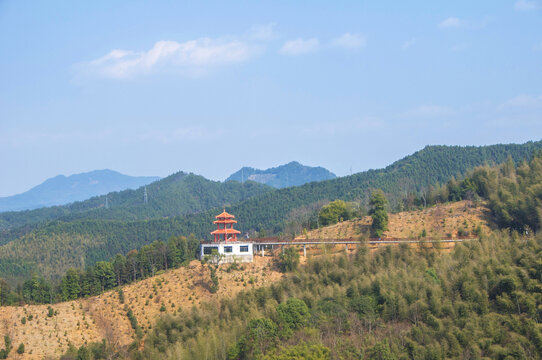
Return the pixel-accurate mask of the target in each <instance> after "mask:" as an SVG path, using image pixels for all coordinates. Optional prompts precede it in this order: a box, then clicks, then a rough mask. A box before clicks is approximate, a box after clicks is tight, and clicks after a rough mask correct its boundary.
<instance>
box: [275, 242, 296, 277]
mask: <svg viewBox="0 0 542 360" xmlns="http://www.w3.org/2000/svg"><path fill="white" fill-rule="evenodd" d="M277 265H278V267H279V269H280V270H281V271H282V272H287V271H293V270H295V269H297V266H298V265H299V254H298V253H297V250H296V249H295V248H293V247H288V248H286V249H284V252H283V253H282V254H280V255H279V260H278V263H277Z"/></svg>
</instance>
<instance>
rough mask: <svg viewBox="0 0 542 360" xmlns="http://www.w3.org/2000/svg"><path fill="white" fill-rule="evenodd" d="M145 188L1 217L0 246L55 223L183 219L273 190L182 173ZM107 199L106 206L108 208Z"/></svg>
mask: <svg viewBox="0 0 542 360" xmlns="http://www.w3.org/2000/svg"><path fill="white" fill-rule="evenodd" d="M146 188H147V202H146V203H145V202H144V191H145V190H144V187H141V188H139V189H137V190H125V191H120V192H113V193H109V194H108V195H107V196H106V195H104V196H97V197H93V198H91V199H88V200H86V201H80V202H75V203H72V204H69V205H66V206H55V207H50V208H42V209H37V210H31V211H22V212H7V213H1V214H0V244H5V243H7V242H9V241H10V240H13V239H15V238H18V237H20V236H23V235H24V234H26V233H28V232H29V231H30V230H32V229H35V228H36V227H37V226H39V225H41V224H45V223H47V222H49V221H52V220H60V221H62V222H69V221H76V220H79V219H86V220H88V219H102V220H122V221H134V220H146V219H155V218H164V217H175V216H182V215H187V214H192V213H198V212H202V211H206V210H209V209H211V208H214V207H220V206H226V205H229V204H234V203H237V202H239V201H242V200H245V199H247V198H250V197H252V196H255V195H259V194H262V193H265V192H267V191H269V190H271V189H272V188H271V187H268V186H266V185H262V184H258V183H256V182H252V181H249V182H245V183H243V184H240V183H237V182H227V183H221V182H217V181H211V180H207V179H205V178H204V177H202V176H198V175H194V174H186V173H183V172H179V173H176V174H173V175H170V176H168V177H166V178H164V179H162V180H160V181H156V182H154V183H152V184H149V185H147V187H146ZM106 197H107V205H108V207H106V206H105V205H106Z"/></svg>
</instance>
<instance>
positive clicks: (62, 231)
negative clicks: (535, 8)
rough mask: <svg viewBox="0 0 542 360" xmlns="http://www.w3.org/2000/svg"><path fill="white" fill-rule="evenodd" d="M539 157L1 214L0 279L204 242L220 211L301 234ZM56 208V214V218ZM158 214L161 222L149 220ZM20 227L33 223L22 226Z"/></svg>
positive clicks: (187, 181) (408, 166) (158, 191)
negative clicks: (328, 215) (342, 210)
mask: <svg viewBox="0 0 542 360" xmlns="http://www.w3.org/2000/svg"><path fill="white" fill-rule="evenodd" d="M540 150H542V141H537V142H527V143H525V144H521V145H517V144H507V145H491V146H479V147H476V146H467V147H460V146H428V147H426V148H424V149H422V150H420V151H418V152H416V153H414V154H412V155H409V156H406V157H405V158H403V159H401V160H398V161H396V162H395V163H393V164H391V165H389V166H388V167H386V168H384V169H378V170H368V171H364V172H361V173H357V174H354V175H351V176H344V177H340V178H336V179H331V180H326V181H320V182H311V183H307V184H305V185H302V186H296V187H288V188H283V189H273V188H271V187H269V186H266V185H262V184H258V183H255V182H252V181H247V182H245V183H243V184H241V183H239V182H236V181H230V182H226V183H219V182H212V181H209V180H206V179H204V178H201V177H199V176H196V175H186V174H182V173H179V174H174V175H171V176H169V177H167V178H165V179H163V180H160V181H157V182H155V183H153V184H151V185H149V186H147V190H148V193H149V194H148V195H149V200H148V204H143V203H142V201H141V199H142V196H143V192H142V189H138V190H135V191H134V190H127V191H123V192H120V193H113V194H110V195H111V197H109V199H110V201H111V203H110V208H109V209H105V208H104V206H103V204H104V202H103V200H104V198H105V197H104V196H102V197H95V198H92V199H91V200H87V201H84V202H79V203H74V204H71V205H69V206H64V207H53V208H47V209H39V210H34V211H26V212H19V213H4V214H0V277H2V278H4V279H8V280H10V281H17V280H19V281H20V280H21V279H24V278H27V277H28V276H29V274H32V273H38V274H42V275H44V276H46V277H51V278H55V277H57V276H59V275H60V274H62V273H64V272H65V271H66V269H67V268H68V267H70V266H71V267H77V268H84V266H88V265H92V264H95V263H96V262H97V261H101V260H107V259H110V258H112V257H114V256H115V255H116V254H117V253H122V254H126V253H127V252H128V251H129V250H131V249H138V248H140V247H141V246H143V245H146V244H150V243H152V242H153V241H155V240H164V241H166V240H167V239H168V238H169V237H171V236H178V235H189V234H191V233H193V234H194V235H195V236H196V237H198V238H201V239H209V238H210V235H209V232H210V231H211V230H212V229H213V220H215V219H214V217H215V215H217V214H218V213H219V212H221V211H222V208H223V207H224V206H225V207H226V210H227V211H228V212H230V213H232V214H234V215H235V216H236V219H237V220H238V221H239V223H238V224H237V226H236V228H237V229H239V230H240V231H242V232H243V233H246V232H252V231H259V232H260V233H261V232H262V230H264V231H265V233H266V234H267V235H271V234H279V233H281V232H282V233H283V234H284V233H291V231H292V229H291V228H289V227H290V226H291V225H294V226H295V225H297V226H300V227H301V228H302V227H309V225H310V223H311V222H312V220H311V219H312V216H317V211H318V209H319V206H321V205H319V204H321V203H323V202H325V201H326V200H327V201H331V200H335V199H342V200H345V201H355V202H359V203H360V204H362V205H366V204H367V202H368V198H369V196H370V194H371V191H372V190H373V189H379V188H380V189H382V190H383V191H384V192H385V194H386V197H387V198H388V200H389V202H390V207H391V208H392V209H394V208H396V205H397V204H398V201H399V200H400V199H402V198H403V197H404V196H405V194H408V193H409V192H415V193H419V192H420V191H425V190H427V189H429V188H430V187H431V186H434V185H437V186H438V184H443V183H446V182H447V181H448V180H449V179H450V178H451V177H453V176H455V177H456V178H457V177H460V176H462V175H464V174H465V173H466V172H467V171H468V170H470V169H473V168H474V167H476V166H479V165H484V164H488V165H494V164H500V163H503V162H505V161H506V159H507V158H508V157H509V156H510V157H512V159H513V160H514V161H515V162H516V163H519V162H520V161H522V160H524V159H526V158H529V157H530V156H531V155H532V154H533V152H534V151H540ZM250 189H251V190H250ZM181 195H182V196H181ZM134 199H135V200H134ZM202 203H204V204H202ZM115 204H116V205H115ZM227 204H231V205H227ZM213 206H214V208H212V207H213ZM79 207H81V209H79ZM83 208H87V209H89V210H83ZM205 209H208V210H207V211H205ZM45 210H47V212H43V213H42V211H45ZM57 210H58V211H59V212H60V211H65V212H66V213H65V214H64V215H65V216H59V214H58V213H55V211H57ZM78 211H79V212H78ZM190 212H191V213H190ZM158 214H161V215H163V217H161V218H156V217H154V218H152V216H156V215H158ZM168 214H169V215H168ZM175 214H179V215H180V216H175ZM53 215H54V216H53ZM55 216H56V217H55ZM166 216H167V217H166ZM38 219H39V222H37V221H38ZM48 219H49V220H55V219H56V221H47V220H48ZM127 220H131V221H127ZM29 222H33V223H34V224H33V225H32V226H27V225H25V224H28V223H29ZM2 226H4V229H5V230H4V234H2V230H1V229H2ZM17 226H18V227H17ZM298 233H299V232H298Z"/></svg>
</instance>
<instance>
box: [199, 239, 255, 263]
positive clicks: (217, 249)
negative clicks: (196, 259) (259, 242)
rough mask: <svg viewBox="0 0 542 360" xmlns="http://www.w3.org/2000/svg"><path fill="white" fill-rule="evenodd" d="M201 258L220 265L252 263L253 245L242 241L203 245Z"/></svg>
mask: <svg viewBox="0 0 542 360" xmlns="http://www.w3.org/2000/svg"><path fill="white" fill-rule="evenodd" d="M200 258H201V259H208V260H209V261H213V262H219V263H220V264H225V263H232V262H252V261H253V258H254V249H253V244H252V243H250V242H241V241H227V242H211V243H202V244H201V247H200Z"/></svg>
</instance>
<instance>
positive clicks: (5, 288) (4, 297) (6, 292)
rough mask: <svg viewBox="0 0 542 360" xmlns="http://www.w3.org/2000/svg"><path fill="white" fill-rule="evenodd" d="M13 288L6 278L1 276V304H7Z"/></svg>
mask: <svg viewBox="0 0 542 360" xmlns="http://www.w3.org/2000/svg"><path fill="white" fill-rule="evenodd" d="M10 294H11V290H10V287H9V284H8V283H7V281H6V280H4V279H2V278H0V306H4V305H7V303H8V301H9V297H10Z"/></svg>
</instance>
